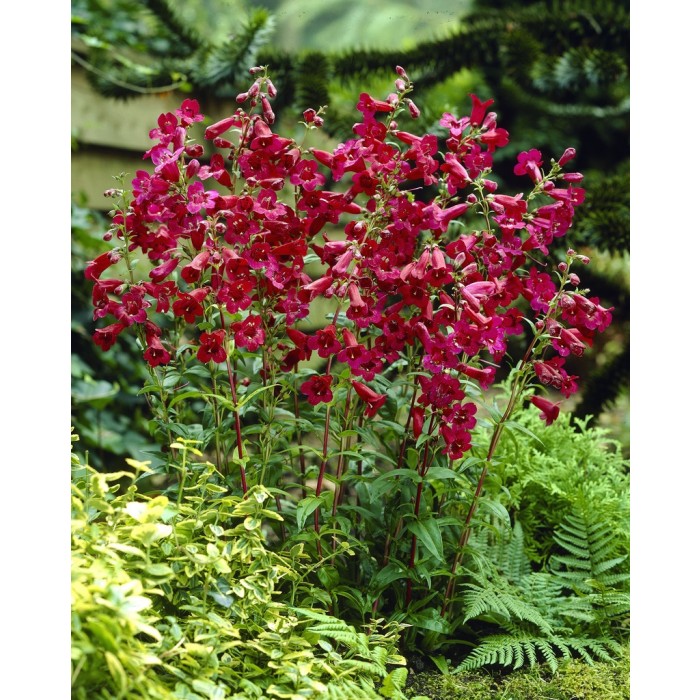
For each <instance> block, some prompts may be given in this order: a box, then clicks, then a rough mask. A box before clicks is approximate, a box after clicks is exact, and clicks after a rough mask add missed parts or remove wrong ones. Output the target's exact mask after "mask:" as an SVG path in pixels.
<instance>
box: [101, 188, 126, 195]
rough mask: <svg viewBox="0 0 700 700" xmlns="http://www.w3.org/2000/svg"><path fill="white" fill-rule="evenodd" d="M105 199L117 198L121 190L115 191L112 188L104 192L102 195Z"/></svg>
mask: <svg viewBox="0 0 700 700" xmlns="http://www.w3.org/2000/svg"><path fill="white" fill-rule="evenodd" d="M102 194H103V195H104V196H105V197H118V196H119V195H120V194H121V190H117V189H115V188H114V187H111V188H110V189H108V190H105V191H104V192H103V193H102Z"/></svg>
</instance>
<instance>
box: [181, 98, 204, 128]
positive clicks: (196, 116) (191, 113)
mask: <svg viewBox="0 0 700 700" xmlns="http://www.w3.org/2000/svg"><path fill="white" fill-rule="evenodd" d="M175 114H176V115H177V116H178V117H180V123H181V124H182V125H183V126H190V125H191V124H194V123H195V122H201V121H202V120H203V119H204V116H203V115H202V114H200V112H199V102H197V100H184V101H183V103H182V105H181V106H180V109H176V110H175Z"/></svg>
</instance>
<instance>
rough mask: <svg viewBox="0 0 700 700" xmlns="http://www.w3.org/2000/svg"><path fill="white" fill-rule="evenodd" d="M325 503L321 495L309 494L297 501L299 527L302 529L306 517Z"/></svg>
mask: <svg viewBox="0 0 700 700" xmlns="http://www.w3.org/2000/svg"><path fill="white" fill-rule="evenodd" d="M322 503H323V498H321V496H308V497H307V498H302V499H301V501H299V503H297V510H296V513H297V527H298V528H299V529H300V530H301V529H302V528H303V527H304V523H305V522H306V519H307V518H308V517H309V515H311V513H313V512H314V511H315V510H316V508H318V507H319V506H320V505H321V504H322Z"/></svg>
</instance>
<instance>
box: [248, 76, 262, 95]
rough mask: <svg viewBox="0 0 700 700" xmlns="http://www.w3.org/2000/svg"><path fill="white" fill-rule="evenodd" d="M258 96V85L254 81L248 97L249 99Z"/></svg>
mask: <svg viewBox="0 0 700 700" xmlns="http://www.w3.org/2000/svg"><path fill="white" fill-rule="evenodd" d="M259 94H260V83H259V82H258V81H257V80H256V81H255V82H254V83H253V84H252V85H251V86H250V87H249V88H248V95H249V96H250V97H257V96H258V95H259Z"/></svg>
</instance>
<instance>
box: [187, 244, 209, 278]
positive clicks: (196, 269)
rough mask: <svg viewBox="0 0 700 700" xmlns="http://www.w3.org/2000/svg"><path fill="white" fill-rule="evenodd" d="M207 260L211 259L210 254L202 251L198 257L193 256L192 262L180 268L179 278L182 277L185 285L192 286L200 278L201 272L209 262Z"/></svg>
mask: <svg viewBox="0 0 700 700" xmlns="http://www.w3.org/2000/svg"><path fill="white" fill-rule="evenodd" d="M209 258H211V253H210V252H209V251H208V250H204V251H202V252H201V253H199V254H198V255H195V257H194V259H193V260H192V262H191V263H190V264H189V265H185V267H183V268H182V270H181V271H180V277H182V279H183V280H184V281H185V282H187V284H194V283H195V282H196V281H197V280H198V279H199V278H200V277H201V275H202V271H203V270H204V268H205V267H206V266H207V263H208V262H209Z"/></svg>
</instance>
